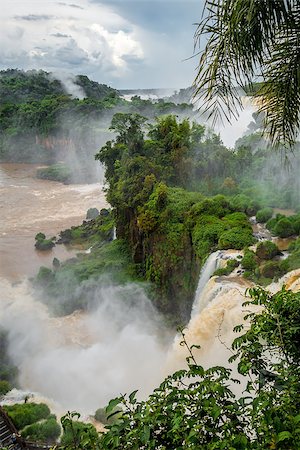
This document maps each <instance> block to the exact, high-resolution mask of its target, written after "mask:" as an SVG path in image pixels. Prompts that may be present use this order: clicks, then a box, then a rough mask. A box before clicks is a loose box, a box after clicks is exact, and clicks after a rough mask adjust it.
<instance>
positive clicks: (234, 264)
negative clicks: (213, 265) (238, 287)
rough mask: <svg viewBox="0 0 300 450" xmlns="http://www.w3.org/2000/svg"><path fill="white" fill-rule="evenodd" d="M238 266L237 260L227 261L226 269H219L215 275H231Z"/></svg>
mask: <svg viewBox="0 0 300 450" xmlns="http://www.w3.org/2000/svg"><path fill="white" fill-rule="evenodd" d="M238 266H239V262H238V261H237V260H236V259H229V260H228V261H227V264H226V267H222V268H220V269H217V270H216V271H215V272H214V275H217V276H222V275H229V274H231V272H232V271H233V270H234V269H235V268H236V267H238Z"/></svg>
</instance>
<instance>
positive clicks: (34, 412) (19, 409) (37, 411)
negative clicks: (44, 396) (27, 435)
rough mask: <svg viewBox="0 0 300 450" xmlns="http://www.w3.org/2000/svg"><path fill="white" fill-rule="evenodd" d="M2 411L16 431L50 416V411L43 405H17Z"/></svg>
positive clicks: (5, 407) (6, 407)
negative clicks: (5, 413)
mask: <svg viewBox="0 0 300 450" xmlns="http://www.w3.org/2000/svg"><path fill="white" fill-rule="evenodd" d="M4 409H5V411H6V412H7V414H8V415H9V417H10V418H11V420H12V421H13V423H14V425H15V427H16V428H17V429H18V430H22V428H24V427H25V426H26V425H31V424H32V423H35V422H37V421H38V420H42V419H47V418H48V416H49V415H50V409H49V408H48V406H47V405H45V404H44V403H22V404H20V403H17V404H15V405H10V406H4Z"/></svg>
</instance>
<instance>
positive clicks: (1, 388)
mask: <svg viewBox="0 0 300 450" xmlns="http://www.w3.org/2000/svg"><path fill="white" fill-rule="evenodd" d="M11 389H12V387H11V384H10V383H9V382H8V381H6V380H0V395H5V394H7V392H9V391H10V390H11Z"/></svg>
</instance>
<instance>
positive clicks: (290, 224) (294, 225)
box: [266, 214, 300, 238]
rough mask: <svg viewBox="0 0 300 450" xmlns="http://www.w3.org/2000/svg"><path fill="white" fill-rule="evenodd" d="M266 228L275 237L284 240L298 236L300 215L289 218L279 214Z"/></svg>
mask: <svg viewBox="0 0 300 450" xmlns="http://www.w3.org/2000/svg"><path fill="white" fill-rule="evenodd" d="M266 226H267V228H268V229H269V230H270V231H271V232H272V233H273V234H274V235H275V236H279V237H282V238H285V237H289V236H293V235H298V234H299V233H300V214H295V215H293V216H289V217H286V216H283V215H282V214H277V215H276V217H274V218H272V219H269V220H268V222H267V225H266Z"/></svg>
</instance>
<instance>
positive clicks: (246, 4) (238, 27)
mask: <svg viewBox="0 0 300 450" xmlns="http://www.w3.org/2000/svg"><path fill="white" fill-rule="evenodd" d="M204 35H208V40H207V42H206V45H205V48H204V50H203V51H200V52H199V55H200V61H199V65H198V72H197V76H196V78H195V82H194V83H195V87H196V96H197V97H198V98H199V99H202V100H203V101H204V104H205V110H206V111H208V112H209V115H210V116H211V117H212V118H213V120H214V121H216V120H219V119H220V118H222V117H224V115H225V117H226V118H227V119H229V120H230V119H232V117H236V116H237V115H238V113H239V110H240V107H241V100H240V90H239V88H240V87H244V86H245V85H246V84H250V85H251V83H253V81H262V84H261V88H260V89H259V90H258V92H257V93H256V96H257V97H258V98H259V105H260V111H262V112H264V113H265V120H264V128H265V132H266V134H267V135H268V136H269V138H270V140H271V143H272V144H273V145H277V144H285V145H287V146H291V145H293V144H294V142H295V140H296V137H297V134H298V132H299V128H300V2H299V0H206V2H205V9H204V15H203V19H202V20H201V22H200V23H199V24H198V27H197V30H196V33H195V47H197V46H198V45H200V44H202V43H201V42H200V41H201V39H202V37H203V36H204Z"/></svg>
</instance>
